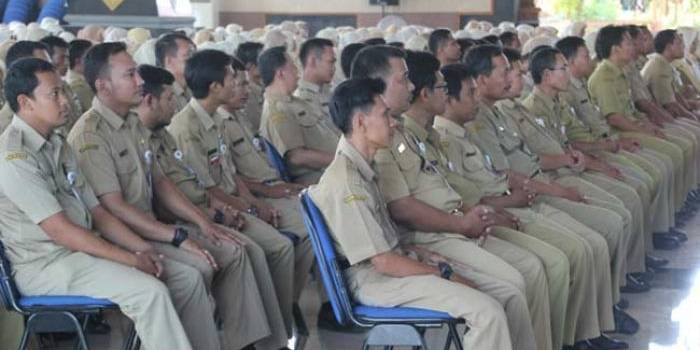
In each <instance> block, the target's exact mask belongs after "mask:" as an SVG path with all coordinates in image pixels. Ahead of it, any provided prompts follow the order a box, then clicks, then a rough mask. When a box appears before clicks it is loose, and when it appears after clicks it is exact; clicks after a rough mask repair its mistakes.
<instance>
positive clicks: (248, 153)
mask: <svg viewBox="0 0 700 350" xmlns="http://www.w3.org/2000/svg"><path fill="white" fill-rule="evenodd" d="M214 119H215V121H216V123H217V125H221V126H222V129H223V130H224V133H225V134H226V138H227V139H228V140H230V142H231V153H230V156H231V159H232V160H233V164H234V165H235V166H236V170H237V171H238V173H239V174H241V175H242V176H244V177H246V178H248V179H250V180H253V181H260V182H264V183H274V182H278V181H282V179H281V178H280V175H279V173H277V169H275V168H273V167H272V166H271V165H270V163H269V162H268V160H267V154H266V153H265V141H264V140H263V139H262V137H260V135H258V133H257V131H256V132H253V131H252V130H251V129H250V128H249V127H248V122H247V120H246V119H245V116H243V115H242V113H241V112H240V111H237V112H234V113H229V112H228V111H227V110H225V109H224V108H222V107H220V108H219V110H218V111H217V115H216V116H215V117H214Z"/></svg>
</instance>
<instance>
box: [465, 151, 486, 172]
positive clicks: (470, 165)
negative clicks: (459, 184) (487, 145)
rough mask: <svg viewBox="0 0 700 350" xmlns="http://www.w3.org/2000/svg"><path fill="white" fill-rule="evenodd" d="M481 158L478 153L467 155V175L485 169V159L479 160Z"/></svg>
mask: <svg viewBox="0 0 700 350" xmlns="http://www.w3.org/2000/svg"><path fill="white" fill-rule="evenodd" d="M479 157H481V155H479V154H478V153H476V152H474V153H470V152H467V153H465V155H464V164H463V166H464V170H466V171H467V173H470V174H473V173H476V172H479V171H481V170H483V169H484V163H483V158H482V159H479Z"/></svg>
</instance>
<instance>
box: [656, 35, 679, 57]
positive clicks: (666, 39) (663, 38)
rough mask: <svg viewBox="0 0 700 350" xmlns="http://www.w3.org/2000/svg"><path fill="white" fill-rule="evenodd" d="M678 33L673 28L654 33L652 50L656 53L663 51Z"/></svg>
mask: <svg viewBox="0 0 700 350" xmlns="http://www.w3.org/2000/svg"><path fill="white" fill-rule="evenodd" d="M676 35H678V32H676V30H675V29H666V30H662V31H660V32H658V33H656V36H655V37H654V50H655V51H656V53H663V52H664V50H666V47H668V45H671V43H673V39H674V38H675V37H676Z"/></svg>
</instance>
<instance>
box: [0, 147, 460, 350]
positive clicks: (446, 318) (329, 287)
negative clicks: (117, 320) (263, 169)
mask: <svg viewBox="0 0 700 350" xmlns="http://www.w3.org/2000/svg"><path fill="white" fill-rule="evenodd" d="M265 144H266V146H267V147H266V153H267V156H268V158H269V160H270V163H271V164H272V165H273V166H274V167H275V168H277V170H278V171H279V173H280V175H281V177H282V178H283V180H285V181H289V179H290V177H289V172H288V171H287V169H286V167H285V164H284V161H283V159H282V157H281V156H280V154H279V152H277V150H276V149H275V147H274V146H273V145H272V144H271V143H269V142H267V141H266V142H265ZM299 197H300V201H301V207H302V216H303V219H304V224H305V225H306V228H307V230H308V232H309V237H310V239H311V242H312V246H313V250H314V254H315V256H316V262H317V263H318V270H319V271H320V277H321V281H322V283H323V285H324V287H325V290H326V293H327V294H328V298H329V300H330V303H331V305H332V308H333V312H334V315H335V318H336V320H337V321H338V322H339V323H340V324H343V325H345V324H348V323H352V324H354V325H356V326H359V327H363V328H367V329H369V332H367V334H366V336H365V340H364V343H363V349H369V348H370V347H376V346H381V347H384V349H393V347H394V346H410V347H414V348H416V349H417V348H420V349H427V346H426V343H425V339H424V334H425V330H426V329H428V328H442V327H444V326H447V329H448V334H447V340H446V342H445V347H444V348H445V350H449V349H451V348H452V346H453V345H454V348H455V349H457V350H462V349H463V347H462V342H461V337H460V335H459V333H458V331H457V325H458V324H460V323H463V322H464V320H461V319H456V318H453V317H451V316H450V315H449V314H447V313H445V312H439V311H433V310H426V309H417V308H408V307H372V306H366V305H361V304H358V303H356V302H354V301H353V300H352V299H351V298H350V295H349V294H348V290H347V287H346V284H345V280H344V277H343V273H342V270H341V269H340V265H339V259H338V256H337V255H336V252H335V248H334V246H333V240H332V238H331V235H330V232H329V229H328V226H327V225H326V222H325V220H324V219H323V215H322V214H321V212H320V211H319V209H318V208H317V207H316V205H315V204H314V203H313V201H312V199H311V197H310V196H309V194H308V193H307V192H306V191H303V192H302V193H301V194H300V196H299ZM0 300H1V301H2V303H3V304H4V306H5V308H6V309H7V310H9V311H12V312H18V313H20V314H21V315H23V316H24V319H25V329H24V333H23V335H22V341H21V343H20V346H19V349H20V350H24V349H26V347H27V344H28V340H29V336H30V335H31V334H34V333H53V332H75V333H77V344H76V345H77V347H76V348H82V349H84V350H89V345H88V342H87V338H86V336H85V329H86V326H87V323H88V321H89V319H90V317H92V316H94V315H96V314H98V313H100V312H102V311H105V310H115V309H118V308H119V307H118V306H117V305H116V304H114V303H112V302H111V301H109V300H106V299H96V298H91V297H87V296H60V295H39V296H23V295H20V293H19V292H18V290H17V287H16V285H15V283H14V280H13V278H12V269H11V266H10V262H9V260H8V259H7V257H6V255H5V249H4V246H3V245H2V242H0ZM295 318H297V319H300V320H298V322H301V324H303V328H304V329H303V330H304V331H305V328H306V327H305V322H303V317H301V311H300V308H299V307H298V305H295ZM302 333H306V334H302V337H306V336H307V335H308V332H302ZM304 343H305V339H302V340H297V344H296V348H297V349H300V348H303V346H304ZM138 348H139V340H138V337H137V336H136V332H135V330H134V327H133V325H131V326H130V328H129V331H128V333H127V337H126V339H125V340H124V342H123V344H122V349H124V350H137V349H138Z"/></svg>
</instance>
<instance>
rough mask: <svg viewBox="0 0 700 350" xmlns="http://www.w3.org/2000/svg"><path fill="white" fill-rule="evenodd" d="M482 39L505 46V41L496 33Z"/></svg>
mask: <svg viewBox="0 0 700 350" xmlns="http://www.w3.org/2000/svg"><path fill="white" fill-rule="evenodd" d="M481 40H482V41H484V42H486V43H488V44H493V45H498V46H503V43H501V39H499V38H498V35H495V34H491V35H487V36H485V37H483V38H481Z"/></svg>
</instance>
